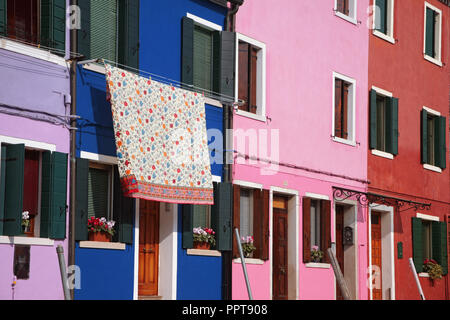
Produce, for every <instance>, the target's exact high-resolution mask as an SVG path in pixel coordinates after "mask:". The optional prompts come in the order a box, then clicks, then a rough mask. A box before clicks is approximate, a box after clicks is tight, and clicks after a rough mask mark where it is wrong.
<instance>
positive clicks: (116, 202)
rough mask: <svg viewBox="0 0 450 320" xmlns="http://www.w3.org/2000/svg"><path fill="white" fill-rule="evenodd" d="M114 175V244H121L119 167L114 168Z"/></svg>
mask: <svg viewBox="0 0 450 320" xmlns="http://www.w3.org/2000/svg"><path fill="white" fill-rule="evenodd" d="M113 175H114V180H113V181H114V190H113V220H114V221H115V222H116V224H115V227H114V230H115V231H116V232H115V234H114V236H113V241H114V242H120V240H119V238H120V236H119V231H118V230H119V229H120V227H119V226H120V222H121V219H122V217H121V216H122V186H121V184H120V175H119V169H118V167H117V166H114V169H113Z"/></svg>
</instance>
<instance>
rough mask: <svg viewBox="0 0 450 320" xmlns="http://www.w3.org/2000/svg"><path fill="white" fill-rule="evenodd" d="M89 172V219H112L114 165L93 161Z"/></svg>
mask: <svg viewBox="0 0 450 320" xmlns="http://www.w3.org/2000/svg"><path fill="white" fill-rule="evenodd" d="M89 166H90V167H89V173H88V185H87V188H88V219H89V218H91V217H95V218H106V220H112V200H113V199H112V193H113V185H112V181H113V180H112V172H113V171H112V166H109V165H102V164H97V163H94V162H91V163H90V164H89Z"/></svg>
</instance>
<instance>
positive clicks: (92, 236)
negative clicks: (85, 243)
mask: <svg viewBox="0 0 450 320" xmlns="http://www.w3.org/2000/svg"><path fill="white" fill-rule="evenodd" d="M89 241H97V242H111V235H110V234H109V233H106V232H89Z"/></svg>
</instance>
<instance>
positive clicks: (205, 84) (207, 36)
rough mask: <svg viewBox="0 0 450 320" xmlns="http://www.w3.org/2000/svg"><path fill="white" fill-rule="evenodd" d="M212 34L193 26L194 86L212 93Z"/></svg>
mask: <svg viewBox="0 0 450 320" xmlns="http://www.w3.org/2000/svg"><path fill="white" fill-rule="evenodd" d="M213 35H214V32H212V31H210V30H207V29H205V28H202V27H200V26H197V25H195V26H194V64H193V68H194V72H193V74H194V79H193V80H194V83H193V84H194V86H196V87H198V88H202V89H205V90H208V91H213V89H214V88H213V79H214V76H213V61H214V55H213V42H214V41H213Z"/></svg>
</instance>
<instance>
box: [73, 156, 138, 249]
mask: <svg viewBox="0 0 450 320" xmlns="http://www.w3.org/2000/svg"><path fill="white" fill-rule="evenodd" d="M76 171H77V176H76V202H77V207H76V212H75V240H76V241H87V240H88V238H89V237H88V228H87V223H88V219H89V218H90V217H96V218H103V217H104V218H106V219H107V220H113V221H115V226H114V231H115V234H114V237H113V238H112V240H113V241H114V242H121V243H126V244H132V243H133V239H134V237H133V226H134V215H135V209H134V208H135V200H134V199H133V198H129V197H125V196H124V195H123V193H122V186H121V184H120V176H119V171H118V167H117V165H112V164H104V163H100V162H96V161H90V160H88V159H81V158H77V160H76Z"/></svg>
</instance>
